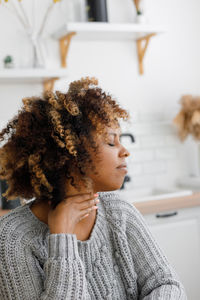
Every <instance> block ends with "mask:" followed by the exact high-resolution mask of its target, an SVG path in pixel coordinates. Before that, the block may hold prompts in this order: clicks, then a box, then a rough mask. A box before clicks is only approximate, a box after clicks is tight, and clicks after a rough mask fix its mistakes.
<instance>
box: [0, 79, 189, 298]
mask: <svg viewBox="0 0 200 300" xmlns="http://www.w3.org/2000/svg"><path fill="white" fill-rule="evenodd" d="M97 84H98V82H97V80H96V79H95V78H88V77H86V78H82V79H81V80H79V81H75V82H72V83H71V84H70V86H69V90H68V92H67V93H66V94H64V93H60V92H56V93H55V94H54V93H52V92H47V93H45V94H44V97H43V98H41V99H40V98H36V97H33V98H27V99H23V103H24V106H23V107H22V109H21V110H20V111H19V112H18V115H17V116H16V117H15V118H13V120H12V121H10V122H9V123H8V125H7V127H6V128H4V129H3V130H2V131H1V133H0V138H1V140H5V144H4V145H3V146H2V148H1V149H0V166H1V170H0V176H1V179H6V180H7V182H8V185H9V188H8V190H7V192H6V193H5V196H6V197H7V198H8V199H14V198H16V197H21V198H23V199H31V200H30V201H28V202H26V203H24V205H22V206H20V207H17V208H16V209H14V210H13V211H11V212H10V213H8V214H7V215H5V216H3V217H2V218H1V219H0V239H1V240H0V295H1V299H2V300H4V299H5V300H7V299H17V300H25V299H31V300H33V299H55V300H60V299H73V300H74V299H106V300H108V299H114V300H115V299H120V300H122V299H145V300H147V299H156V300H157V299H173V300H174V299H186V296H185V292H184V288H183V286H182V285H181V283H180V282H179V280H178V279H177V275H176V274H175V272H174V270H173V269H172V268H171V266H170V265H169V263H168V261H167V259H166V257H165V256H164V255H163V253H162V252H161V250H160V248H159V247H158V245H157V244H156V242H155V240H154V239H153V237H152V235H151V233H150V232H149V230H148V228H147V225H146V223H145V221H144V219H143V217H142V216H141V214H140V213H139V212H138V211H137V209H136V208H135V207H134V206H133V205H131V204H129V203H128V202H125V201H122V200H121V199H120V198H119V196H118V195H117V194H116V193H111V192H108V191H114V190H117V189H119V188H120V187H121V185H122V183H123V180H124V176H125V174H126V173H127V169H126V162H125V158H126V157H127V156H129V152H128V151H127V149H125V148H124V147H123V146H122V144H121V143H120V125H119V122H120V119H123V120H127V119H128V118H129V115H128V112H127V111H125V110H124V109H122V108H120V106H119V105H118V104H117V103H116V101H115V100H113V99H112V98H111V96H110V95H107V94H106V93H105V92H103V91H102V90H101V89H100V88H99V87H98V86H97ZM6 136H8V140H6Z"/></svg>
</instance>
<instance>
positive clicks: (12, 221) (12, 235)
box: [0, 204, 41, 249]
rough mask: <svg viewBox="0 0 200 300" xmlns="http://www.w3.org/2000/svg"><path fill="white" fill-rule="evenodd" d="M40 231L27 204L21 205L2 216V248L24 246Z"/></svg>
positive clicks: (0, 228) (0, 231) (0, 238)
mask: <svg viewBox="0 0 200 300" xmlns="http://www.w3.org/2000/svg"><path fill="white" fill-rule="evenodd" d="M39 231H41V230H40V228H39V227H38V226H37V223H36V221H35V220H34V218H32V216H31V214H30V212H29V210H28V207H27V204H26V205H23V206H19V207H17V208H15V209H13V210H12V211H10V212H9V213H8V214H6V215H4V216H2V217H0V240H1V243H0V249H3V248H7V249H11V248H13V249H14V248H15V247H18V248H19V247H21V246H22V247H24V246H25V245H27V244H30V243H31V242H32V241H33V239H34V238H35V237H36V236H37V235H38V232H39Z"/></svg>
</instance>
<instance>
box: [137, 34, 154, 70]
mask: <svg viewBox="0 0 200 300" xmlns="http://www.w3.org/2000/svg"><path fill="white" fill-rule="evenodd" d="M154 35H156V33H151V34H148V35H146V36H145V37H142V38H139V39H137V41H136V42H137V53H138V62H139V72H140V74H143V73H144V69H143V59H144V55H145V53H146V50H147V47H148V44H149V40H150V38H151V37H152V36H154ZM143 41H145V45H144V47H142V42H143Z"/></svg>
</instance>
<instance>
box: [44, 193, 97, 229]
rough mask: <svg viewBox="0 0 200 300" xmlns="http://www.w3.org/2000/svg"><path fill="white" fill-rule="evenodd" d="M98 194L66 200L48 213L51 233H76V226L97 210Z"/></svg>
mask: <svg viewBox="0 0 200 300" xmlns="http://www.w3.org/2000/svg"><path fill="white" fill-rule="evenodd" d="M97 197H98V194H93V195H92V194H91V193H88V194H80V195H74V196H70V197H67V198H65V199H64V200H63V201H62V202H60V203H59V204H58V205H57V206H56V208H55V209H50V210H49V213H48V225H49V229H50V233H51V234H52V233H71V234H73V233H74V230H75V226H76V224H77V223H78V222H79V221H80V220H82V219H83V218H86V217H87V216H89V213H90V212H91V211H92V210H93V209H97V208H98V207H97V206H96V203H98V202H99V199H98V198H97Z"/></svg>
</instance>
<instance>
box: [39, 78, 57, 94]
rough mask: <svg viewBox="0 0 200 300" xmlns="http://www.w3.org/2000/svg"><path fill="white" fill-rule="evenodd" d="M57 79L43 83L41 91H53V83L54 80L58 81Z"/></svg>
mask: <svg viewBox="0 0 200 300" xmlns="http://www.w3.org/2000/svg"><path fill="white" fill-rule="evenodd" d="M58 79H59V77H55V78H50V79H46V80H44V81H43V91H44V92H46V91H53V87H54V83H55V81H56V80H58Z"/></svg>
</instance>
